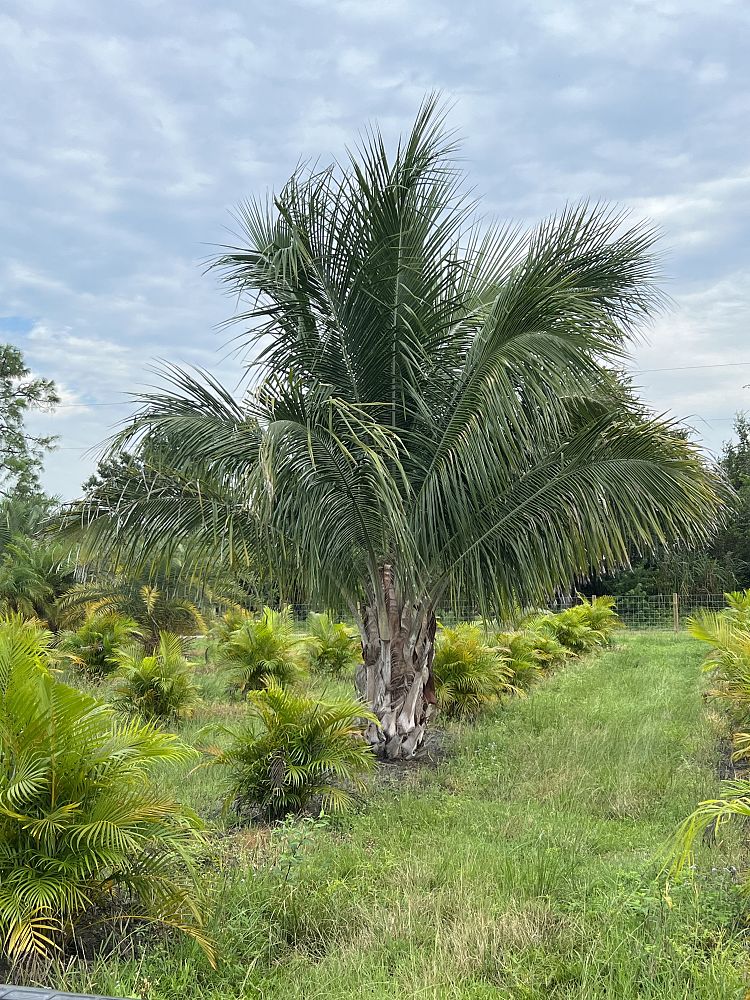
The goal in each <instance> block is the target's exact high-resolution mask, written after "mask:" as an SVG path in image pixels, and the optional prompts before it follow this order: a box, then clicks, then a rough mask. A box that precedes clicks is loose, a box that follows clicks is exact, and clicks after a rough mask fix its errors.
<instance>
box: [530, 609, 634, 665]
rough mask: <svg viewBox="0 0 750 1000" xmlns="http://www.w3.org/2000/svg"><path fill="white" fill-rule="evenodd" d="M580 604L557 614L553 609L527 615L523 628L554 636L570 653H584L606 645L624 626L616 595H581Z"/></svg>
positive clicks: (579, 654)
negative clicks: (588, 596) (618, 611)
mask: <svg viewBox="0 0 750 1000" xmlns="http://www.w3.org/2000/svg"><path fill="white" fill-rule="evenodd" d="M578 597H579V603H578V604H574V605H573V606H572V607H570V608H565V610H564V611H559V612H558V613H557V614H553V613H552V612H547V613H541V614H540V613H536V614H532V615H528V616H527V617H526V618H525V619H524V621H523V627H524V628H527V629H531V630H533V631H535V632H538V633H540V634H542V635H545V634H546V635H548V636H551V637H553V638H554V639H556V640H557V642H558V643H560V644H561V645H562V646H564V647H565V649H567V650H568V651H569V652H571V653H574V654H576V655H577V656H581V655H583V654H585V653H589V652H591V651H592V650H593V649H596V648H598V647H600V646H605V645H607V644H608V643H609V642H610V640H611V637H612V633H613V632H615V631H616V630H617V629H621V628H623V624H622V621H621V620H620V618H619V616H618V614H617V611H616V610H615V599H614V598H613V597H591V598H586V597H583V596H582V595H581V594H579V595H578Z"/></svg>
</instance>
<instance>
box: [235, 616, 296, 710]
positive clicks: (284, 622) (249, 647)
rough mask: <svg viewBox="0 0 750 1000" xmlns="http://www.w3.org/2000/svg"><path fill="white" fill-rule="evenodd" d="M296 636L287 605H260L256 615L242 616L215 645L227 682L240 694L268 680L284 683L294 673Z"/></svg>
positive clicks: (290, 679) (290, 678)
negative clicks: (280, 607)
mask: <svg viewBox="0 0 750 1000" xmlns="http://www.w3.org/2000/svg"><path fill="white" fill-rule="evenodd" d="M299 644H300V639H299V637H298V636H297V634H296V632H295V629H294V620H293V619H292V614H291V611H290V610H289V608H282V609H281V611H274V610H273V609H272V608H264V609H263V612H262V613H261V615H260V617H259V618H250V617H248V618H246V619H245V620H244V621H242V622H241V624H240V625H238V627H237V628H235V629H234V630H233V631H231V632H230V633H229V635H228V637H227V638H226V639H225V640H224V641H223V642H221V643H220V645H219V658H220V660H221V662H222V663H223V664H224V666H225V668H226V669H227V672H228V676H229V680H230V684H231V686H232V687H233V688H235V689H236V690H238V691H239V692H240V693H241V694H243V695H246V694H247V693H248V691H252V690H256V689H258V688H262V687H264V686H265V685H266V684H267V683H268V681H269V680H275V681H277V682H278V683H280V684H288V683H289V682H290V681H292V680H293V679H294V677H295V676H296V674H297V658H298V646H299Z"/></svg>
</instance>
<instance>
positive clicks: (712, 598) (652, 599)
mask: <svg viewBox="0 0 750 1000" xmlns="http://www.w3.org/2000/svg"><path fill="white" fill-rule="evenodd" d="M575 603H576V601H575V600H573V599H572V600H569V601H559V602H556V603H554V604H552V605H550V610H551V611H561V610H562V609H563V608H566V607H570V606H571V605H573V604H575ZM724 607H726V599H725V597H724V595H723V594H650V595H647V596H646V595H640V594H624V595H620V596H618V597H615V609H616V611H617V614H618V615H619V616H620V618H621V619H622V621H623V623H624V624H625V626H626V627H627V628H630V629H635V630H648V629H661V630H663V629H670V630H673V631H675V632H679V631H680V630H682V629H684V628H685V626H686V623H687V620H688V619H689V618H691V617H692V616H693V615H695V614H697V613H699V612H700V611H721V609H722V608H724ZM315 610H319V609H317V608H310V607H308V606H307V605H305V604H294V605H292V606H291V611H292V615H293V617H294V620H295V621H296V622H297V623H298V624H300V625H302V624H303V623H304V622H306V621H307V617H308V615H309V614H310V612H311V611H315ZM334 617H335V618H336V620H337V621H344V622H352V620H353V619H352V615H351V613H350V612H349V611H344V610H339V611H338V612H334ZM437 617H438V619H439V621H440V622H441V623H442V624H443V625H448V626H451V625H455V624H456V623H457V622H461V621H476V620H477V619H478V618H480V612H479V609H478V608H477V607H475V606H473V605H465V606H463V607H460V608H446V609H443V610H442V611H441V612H440V613H438V616H437Z"/></svg>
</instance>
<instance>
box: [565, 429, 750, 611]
mask: <svg viewBox="0 0 750 1000" xmlns="http://www.w3.org/2000/svg"><path fill="white" fill-rule="evenodd" d="M734 434H735V438H736V439H735V440H732V441H729V442H727V443H726V444H725V445H724V448H723V449H722V454H721V456H720V458H719V461H718V463H717V464H718V469H719V472H720V473H721V475H722V476H723V477H724V478H725V479H726V481H727V482H728V483H729V485H730V486H731V487H732V489H733V491H734V495H733V497H732V500H731V505H730V509H729V512H728V516H727V517H726V518H725V520H724V522H723V523H722V524H721V525H720V526H719V528H718V530H717V532H716V534H715V535H714V536H712V537H711V538H710V539H709V540H708V541H707V542H706V543H705V544H704V545H702V546H701V547H699V548H697V549H692V550H691V549H685V548H684V547H681V548H677V549H659V550H656V551H654V552H652V553H649V554H648V555H646V556H644V557H642V558H637V557H635V558H633V560H632V565H631V566H630V568H628V569H625V570H623V571H620V572H616V573H613V574H600V575H597V576H595V577H594V578H593V579H592V580H590V581H589V582H588V583H586V584H584V585H583V586H582V587H581V588H580V589H581V590H583V591H584V592H585V593H587V594H588V593H599V594H601V593H602V592H605V591H606V592H607V593H611V594H635V595H650V594H672V593H682V594H696V595H700V594H720V593H723V592H725V591H729V590H736V589H738V588H745V587H750V422H748V419H747V417H746V416H745V414H744V413H738V414H737V415H736V417H735V421H734Z"/></svg>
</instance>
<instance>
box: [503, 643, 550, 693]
mask: <svg viewBox="0 0 750 1000" xmlns="http://www.w3.org/2000/svg"><path fill="white" fill-rule="evenodd" d="M493 638H494V645H495V647H496V649H497V650H498V652H499V653H500V655H501V656H502V658H503V661H504V663H505V666H506V668H507V669H508V671H509V672H510V677H511V679H512V684H513V687H515V688H517V689H518V690H520V691H528V689H529V688H530V687H532V686H533V685H534V684H535V683H536V682H537V681H538V680H540V678H541V677H542V676H543V674H544V670H545V667H546V662H545V659H544V658H543V656H542V654H541V651H540V650H539V649H537V645H536V643H535V642H534V639H535V638H536V635H535V633H533V632H527V631H524V630H518V631H513V632H497V633H496V634H495V635H494V637H493ZM539 638H540V640H541V636H540V637H539ZM548 638H551V637H548ZM551 641H552V643H556V640H555V639H551ZM557 645H559V644H557Z"/></svg>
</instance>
